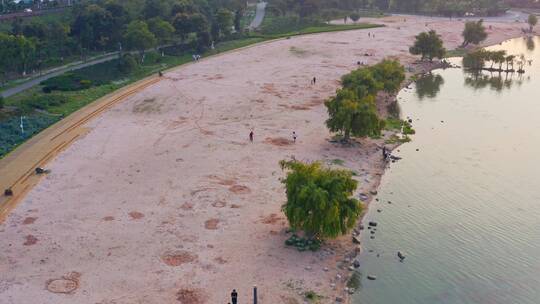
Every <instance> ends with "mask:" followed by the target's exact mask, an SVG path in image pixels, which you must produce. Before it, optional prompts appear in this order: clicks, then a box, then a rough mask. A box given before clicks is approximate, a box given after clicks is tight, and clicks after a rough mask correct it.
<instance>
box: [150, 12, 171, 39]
mask: <svg viewBox="0 0 540 304" xmlns="http://www.w3.org/2000/svg"><path fill="white" fill-rule="evenodd" d="M148 29H149V30H150V32H152V34H154V36H155V37H156V38H157V40H158V43H159V44H161V45H162V44H165V43H167V42H169V41H171V38H172V37H173V34H174V31H175V29H174V27H173V26H172V25H171V24H170V23H169V22H167V21H165V20H163V19H161V18H159V17H155V18H152V19H149V20H148Z"/></svg>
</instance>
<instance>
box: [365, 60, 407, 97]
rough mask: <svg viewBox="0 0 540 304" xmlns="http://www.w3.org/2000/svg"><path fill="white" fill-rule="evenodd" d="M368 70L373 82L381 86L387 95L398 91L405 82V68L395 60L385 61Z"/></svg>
mask: <svg viewBox="0 0 540 304" xmlns="http://www.w3.org/2000/svg"><path fill="white" fill-rule="evenodd" d="M370 69H371V71H372V73H373V77H374V78H375V80H376V81H377V82H378V83H380V84H382V89H383V90H384V91H385V92H386V93H389V94H395V93H396V92H397V91H399V89H400V88H401V83H402V82H403V80H405V68H404V67H403V66H402V65H401V63H399V61H397V60H390V59H385V60H383V61H381V62H379V63H377V64H376V65H374V66H372V67H371V68H370Z"/></svg>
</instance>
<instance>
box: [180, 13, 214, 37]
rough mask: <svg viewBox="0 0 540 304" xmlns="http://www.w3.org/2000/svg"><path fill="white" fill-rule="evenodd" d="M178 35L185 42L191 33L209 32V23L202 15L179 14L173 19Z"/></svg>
mask: <svg viewBox="0 0 540 304" xmlns="http://www.w3.org/2000/svg"><path fill="white" fill-rule="evenodd" d="M173 26H174V28H175V29H176V34H177V35H179V36H180V38H181V39H182V40H185V39H186V38H187V36H188V35H189V34H190V33H193V32H196V33H199V32H204V31H208V21H207V20H206V17H205V16H204V15H202V14H200V13H193V14H189V13H178V14H176V16H175V17H174V19H173Z"/></svg>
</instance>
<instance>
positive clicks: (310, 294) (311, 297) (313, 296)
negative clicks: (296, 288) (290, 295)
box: [304, 290, 322, 303]
mask: <svg viewBox="0 0 540 304" xmlns="http://www.w3.org/2000/svg"><path fill="white" fill-rule="evenodd" d="M304 297H305V298H306V300H308V301H309V302H310V303H319V300H321V299H322V296H320V295H318V294H317V293H316V292H315V291H313V290H309V291H306V292H305V293H304Z"/></svg>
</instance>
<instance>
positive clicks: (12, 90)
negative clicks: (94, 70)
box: [0, 52, 118, 97]
mask: <svg viewBox="0 0 540 304" xmlns="http://www.w3.org/2000/svg"><path fill="white" fill-rule="evenodd" d="M117 57H118V53H116V52H115V53H111V54H109V55H106V56H104V57H99V58H97V59H93V60H89V61H86V62H82V63H80V64H71V65H66V66H64V67H60V68H56V69H54V72H50V73H47V74H44V75H42V76H39V77H36V78H32V79H30V80H28V81H26V82H24V83H21V84H20V85H17V86H15V87H13V88H10V89H7V90H5V91H3V92H0V95H1V96H3V97H9V96H12V95H15V94H18V93H20V92H22V91H25V90H28V89H29V88H31V87H33V86H35V85H38V84H39V83H40V82H42V81H45V80H47V79H49V78H52V77H56V76H58V75H62V74H64V73H65V72H69V71H74V70H78V69H82V68H84V67H87V66H91V65H94V64H98V63H102V62H106V61H110V60H113V59H115V58H117Z"/></svg>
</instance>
